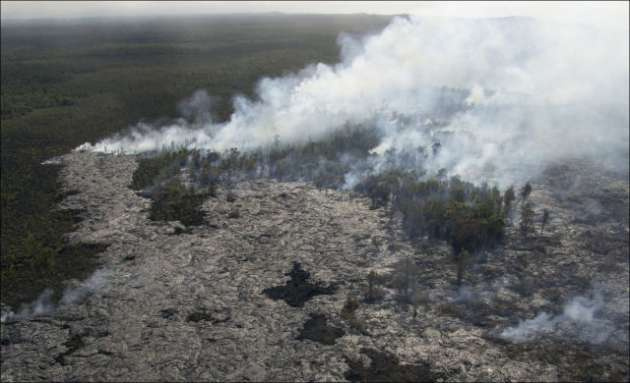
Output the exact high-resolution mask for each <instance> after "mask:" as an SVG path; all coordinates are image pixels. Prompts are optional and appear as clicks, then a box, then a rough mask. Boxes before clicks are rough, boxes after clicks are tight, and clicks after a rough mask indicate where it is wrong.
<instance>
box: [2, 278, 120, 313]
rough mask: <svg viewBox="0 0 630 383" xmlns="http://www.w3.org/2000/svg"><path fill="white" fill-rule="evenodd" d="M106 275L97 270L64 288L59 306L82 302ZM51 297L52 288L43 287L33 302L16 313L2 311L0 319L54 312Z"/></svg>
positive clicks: (100, 283) (97, 287)
mask: <svg viewBox="0 0 630 383" xmlns="http://www.w3.org/2000/svg"><path fill="white" fill-rule="evenodd" d="M107 275H108V273H107V272H106V271H104V270H97V271H95V272H94V273H93V274H92V275H91V276H90V277H89V278H88V279H86V280H85V281H83V282H81V283H80V284H79V285H78V286H76V287H68V288H66V289H65V290H64V292H63V294H62V297H61V300H60V301H59V306H62V305H71V304H78V303H81V302H83V301H84V300H85V299H86V298H88V297H89V296H90V295H92V294H93V293H94V292H95V291H97V290H100V289H101V288H102V287H104V286H105V282H106V280H107ZM52 297H53V290H52V289H45V290H44V291H43V292H42V293H41V294H40V295H39V297H37V299H35V300H34V301H33V302H31V303H28V304H24V305H22V307H20V309H19V311H18V312H17V313H15V312H13V311H8V312H2V315H1V317H0V321H1V322H5V321H8V320H22V319H30V318H33V317H36V316H40V315H50V314H52V313H54V312H55V310H56V309H57V307H58V306H57V305H55V304H54V303H53V300H52Z"/></svg>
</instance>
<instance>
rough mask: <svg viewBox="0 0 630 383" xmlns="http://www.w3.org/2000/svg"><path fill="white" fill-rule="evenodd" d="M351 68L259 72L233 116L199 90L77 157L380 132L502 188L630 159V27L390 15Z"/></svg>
mask: <svg viewBox="0 0 630 383" xmlns="http://www.w3.org/2000/svg"><path fill="white" fill-rule="evenodd" d="M339 44H340V46H341V52H342V61H341V62H340V63H339V64H337V65H334V66H330V65H325V64H317V65H312V66H309V67H307V68H305V69H303V70H302V71H301V72H299V73H296V74H293V75H290V76H285V77H282V78H264V79H262V80H260V81H259V83H258V85H257V88H256V98H255V99H248V98H245V97H240V96H239V97H236V98H235V99H234V101H233V105H234V113H233V114H232V116H231V117H230V119H229V120H228V121H226V122H214V121H212V120H211V119H210V117H209V116H210V114H209V112H208V110H209V109H208V108H209V107H210V104H211V102H210V98H209V97H208V96H207V95H206V94H205V93H199V92H198V93H196V94H195V95H193V97H192V98H191V99H190V100H189V101H188V102H187V103H184V104H183V105H182V106H180V110H181V113H182V115H183V116H184V117H185V118H182V119H180V120H178V121H176V122H174V123H173V124H171V125H167V126H152V125H148V124H140V125H138V126H135V127H132V128H131V130H130V132H129V133H127V134H124V135H118V136H116V137H113V138H109V139H105V140H103V141H101V142H98V143H96V144H95V145H91V144H84V145H82V146H81V147H80V148H81V149H90V150H96V151H110V152H116V151H124V152H144V151H153V150H160V149H162V148H165V147H167V148H168V147H170V146H186V147H189V148H201V149H212V150H218V151H222V150H225V149H228V148H231V147H238V148H240V149H241V150H248V149H254V148H260V147H265V146H267V145H271V144H272V143H273V142H274V141H276V140H279V142H280V143H283V144H300V143H303V142H306V141H307V140H318V139H321V138H323V137H326V136H328V135H329V134H330V133H332V132H334V131H336V130H338V129H340V128H343V127H345V126H369V127H374V126H376V127H378V129H379V130H380V131H381V133H382V136H383V140H382V142H381V144H380V145H379V146H378V147H376V148H374V151H373V153H374V156H376V157H383V154H384V153H388V152H389V153H392V152H393V153H399V152H409V150H417V149H419V148H421V149H424V150H427V151H428V150H430V148H431V147H432V145H434V144H435V143H436V142H439V143H440V145H441V149H440V151H439V153H437V154H436V155H435V156H431V157H430V158H428V159H426V163H425V164H424V167H425V168H426V169H427V170H429V171H437V170H439V169H442V168H444V169H446V170H447V172H448V173H449V175H453V174H458V175H460V176H461V177H462V178H464V179H466V180H472V181H478V180H479V178H480V177H483V178H484V179H488V180H495V181H497V182H499V183H503V184H505V183H508V182H512V181H513V179H514V178H515V177H521V176H523V175H533V174H535V173H536V172H537V171H538V170H540V169H541V168H542V166H544V164H545V163H547V162H548V161H552V160H556V159H560V158H563V157H573V156H593V157H596V158H600V159H602V158H603V159H604V160H607V161H608V162H610V163H611V164H612V165H613V166H617V165H619V164H624V163H627V160H628V152H629V151H628V137H629V136H628V122H629V118H628V106H629V102H628V92H629V87H628V73H629V70H628V45H629V42H628V31H627V30H607V29H601V30H598V29H594V28H592V27H584V26H567V25H552V24H545V23H542V22H539V21H536V20H533V19H527V18H506V19H486V20H462V19H459V20H443V19H440V20H437V21H436V20H426V19H419V18H395V19H394V20H393V21H392V22H391V24H390V25H389V26H388V27H387V28H385V29H384V30H383V31H382V32H381V33H380V34H378V35H375V36H370V37H366V38H364V39H363V40H356V39H352V38H350V37H347V36H344V37H343V38H340V39H339Z"/></svg>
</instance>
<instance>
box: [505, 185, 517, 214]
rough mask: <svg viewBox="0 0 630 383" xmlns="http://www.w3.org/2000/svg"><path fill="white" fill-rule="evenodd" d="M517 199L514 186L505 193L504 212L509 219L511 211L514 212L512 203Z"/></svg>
mask: <svg viewBox="0 0 630 383" xmlns="http://www.w3.org/2000/svg"><path fill="white" fill-rule="evenodd" d="M515 199H516V194H515V193H514V186H510V187H509V189H507V190H506V191H505V193H503V212H504V215H505V216H506V217H507V216H508V215H509V214H510V210H512V203H513V202H514V200H515Z"/></svg>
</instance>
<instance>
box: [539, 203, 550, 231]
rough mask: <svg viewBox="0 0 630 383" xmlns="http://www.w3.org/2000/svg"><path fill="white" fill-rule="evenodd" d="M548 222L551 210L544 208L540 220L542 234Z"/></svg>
mask: <svg viewBox="0 0 630 383" xmlns="http://www.w3.org/2000/svg"><path fill="white" fill-rule="evenodd" d="M547 222H549V210H548V209H544V210H543V216H542V220H541V222H540V235H542V233H543V230H545V225H546V224H547Z"/></svg>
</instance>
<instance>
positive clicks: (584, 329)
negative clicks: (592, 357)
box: [500, 290, 628, 349]
mask: <svg viewBox="0 0 630 383" xmlns="http://www.w3.org/2000/svg"><path fill="white" fill-rule="evenodd" d="M605 311H606V310H605V302H604V298H603V296H602V294H601V292H600V291H598V290H595V291H594V292H592V294H591V296H577V297H574V298H572V299H571V300H569V301H568V302H566V303H565V304H564V306H563V311H562V313H561V314H558V315H552V314H549V313H546V312H542V313H539V314H538V315H536V317H534V318H533V319H527V320H522V321H520V322H519V323H518V325H517V326H514V327H509V328H506V329H504V330H503V331H502V332H501V334H500V336H501V337H502V338H504V339H506V340H510V341H512V342H516V343H521V342H528V341H534V340H536V339H541V338H544V337H549V336H553V335H555V336H565V337H567V338H569V339H574V340H578V341H582V342H586V343H590V344H595V345H599V344H604V343H606V344H612V345H617V346H618V347H620V348H621V349H624V348H627V347H628V343H627V339H628V333H627V327H626V329H625V330H624V329H623V326H619V325H616V324H615V323H614V322H613V321H612V320H609V319H607V318H606V317H605V315H604V312H605ZM624 339H625V340H624Z"/></svg>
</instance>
